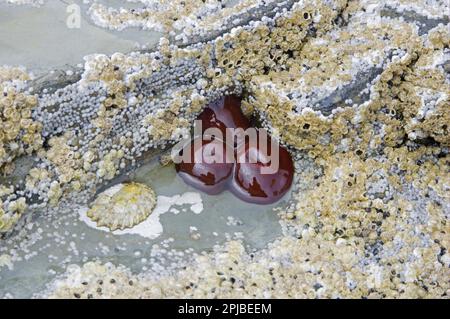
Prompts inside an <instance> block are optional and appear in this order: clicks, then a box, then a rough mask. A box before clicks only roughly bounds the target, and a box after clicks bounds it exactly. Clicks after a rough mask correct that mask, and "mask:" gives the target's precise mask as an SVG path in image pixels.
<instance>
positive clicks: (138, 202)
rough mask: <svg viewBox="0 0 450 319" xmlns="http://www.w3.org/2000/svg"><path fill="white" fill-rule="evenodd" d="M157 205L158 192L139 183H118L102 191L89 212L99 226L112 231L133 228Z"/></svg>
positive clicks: (89, 215) (88, 214)
mask: <svg viewBox="0 0 450 319" xmlns="http://www.w3.org/2000/svg"><path fill="white" fill-rule="evenodd" d="M155 205H156V194H155V192H154V191H153V190H152V189H151V188H150V187H148V186H146V185H143V184H138V183H125V184H117V185H114V186H113V187H111V188H109V189H107V190H106V191H104V192H103V193H100V194H99V195H98V196H97V198H96V199H95V200H94V202H93V203H92V205H91V208H90V209H89V211H88V212H87V216H88V217H89V218H90V219H92V220H93V221H94V222H96V223H97V226H98V227H108V228H109V229H110V230H111V231H114V230H118V229H120V230H123V229H125V228H132V227H134V226H136V225H138V224H140V223H141V222H143V221H144V220H145V219H147V217H148V216H149V215H150V214H151V212H152V211H153V209H154V208H155Z"/></svg>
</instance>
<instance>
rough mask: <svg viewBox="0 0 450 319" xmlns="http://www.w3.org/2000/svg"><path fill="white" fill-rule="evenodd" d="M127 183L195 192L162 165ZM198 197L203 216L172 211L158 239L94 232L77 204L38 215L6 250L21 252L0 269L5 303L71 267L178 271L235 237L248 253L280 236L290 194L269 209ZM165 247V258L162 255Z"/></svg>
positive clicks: (229, 198) (168, 192)
mask: <svg viewBox="0 0 450 319" xmlns="http://www.w3.org/2000/svg"><path fill="white" fill-rule="evenodd" d="M122 179H123V178H122ZM125 179H129V180H134V181H137V182H141V183H145V184H148V185H151V186H152V188H153V189H154V190H155V192H156V194H157V195H158V196H161V195H162V196H173V195H177V194H183V193H186V192H196V190H195V189H193V188H192V187H190V186H188V185H186V184H184V182H183V181H182V180H181V179H180V178H179V177H178V176H177V174H176V172H175V169H174V167H173V166H172V165H168V166H165V167H162V166H161V165H160V164H159V163H158V161H156V160H154V161H152V162H150V163H148V164H145V165H143V166H142V167H140V168H138V169H137V170H136V171H134V172H133V173H132V174H130V175H129V177H126V178H125ZM200 196H201V198H202V202H203V206H204V208H203V211H202V212H201V213H200V214H196V213H194V212H193V211H192V210H191V209H190V205H182V206H175V208H176V209H177V210H178V211H179V213H177V214H175V213H173V212H171V211H169V212H167V213H165V214H163V215H161V219H160V220H161V223H162V225H163V228H164V231H163V233H162V234H161V236H159V237H158V238H156V239H154V240H150V239H148V238H144V237H141V236H139V235H131V234H127V235H113V234H111V233H110V232H105V231H102V230H98V229H94V228H91V227H89V226H88V225H87V224H86V223H84V222H82V221H80V220H79V213H78V209H79V208H80V206H79V205H76V204H73V205H71V208H72V210H69V211H67V210H60V211H59V214H54V213H53V214H48V213H45V214H41V215H39V214H34V216H35V220H34V221H33V223H32V224H28V225H27V229H26V230H24V232H25V233H26V234H24V235H21V236H16V237H14V238H11V239H9V240H6V241H5V243H2V244H5V245H3V247H0V255H1V254H2V253H5V252H8V253H11V252H12V250H13V249H14V248H16V249H15V250H16V256H20V257H22V260H18V261H16V262H15V263H14V269H13V270H12V271H11V270H9V269H8V268H7V267H4V268H3V269H1V270H0V297H2V296H5V295H6V294H7V293H10V294H11V295H12V296H14V297H21V298H27V297H31V296H32V295H33V294H34V293H37V292H39V291H41V290H42V289H44V288H45V285H46V284H47V283H48V282H49V281H50V280H51V279H52V278H54V277H55V276H57V275H58V274H60V273H62V272H63V270H64V269H65V266H67V265H68V264H72V263H77V264H81V263H83V262H86V261H89V260H96V259H100V260H101V261H103V262H106V261H111V262H114V263H117V264H123V265H125V266H127V267H129V268H130V269H131V270H132V271H135V272H140V271H142V270H147V269H148V270H153V271H155V272H158V271H161V269H163V268H164V267H166V266H168V265H170V264H171V263H174V262H175V263H177V265H178V266H180V265H181V264H182V263H183V262H185V261H187V260H188V259H189V256H192V253H201V252H203V251H211V250H212V248H213V246H214V245H216V244H221V243H224V242H225V241H226V240H227V239H230V238H242V240H243V242H244V243H245V244H246V245H247V246H248V247H249V249H251V250H256V249H259V248H263V247H265V246H266V245H267V244H268V243H269V242H271V241H273V240H274V239H275V238H276V237H278V236H279V235H280V234H281V226H280V224H279V221H278V216H277V214H276V212H274V211H273V208H274V207H276V206H282V205H283V203H285V202H287V201H288V198H289V194H288V195H286V196H285V198H283V199H282V200H281V201H280V202H278V203H276V204H273V205H268V206H260V205H255V204H249V203H245V202H242V201H240V200H238V199H236V198H235V197H234V196H233V195H232V194H230V193H229V192H224V193H222V194H220V195H217V196H209V195H206V194H203V193H202V194H201V195H200ZM190 227H196V229H197V231H196V232H198V233H199V234H200V237H199V238H198V239H193V238H192V236H191V232H190ZM241 236H242V237H241ZM155 244H158V245H159V248H158V247H154V246H153V245H155ZM152 247H153V249H152ZM160 248H162V249H165V251H162V253H161V254H158V253H157V251H159V249H160ZM187 249H189V250H188V251H186V250H187ZM172 250H174V251H172ZM25 256H28V257H25Z"/></svg>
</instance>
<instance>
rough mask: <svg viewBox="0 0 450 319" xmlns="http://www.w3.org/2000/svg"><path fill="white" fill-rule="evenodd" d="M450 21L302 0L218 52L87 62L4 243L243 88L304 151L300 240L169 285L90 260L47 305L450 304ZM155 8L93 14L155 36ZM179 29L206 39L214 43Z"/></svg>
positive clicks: (39, 115)
mask: <svg viewBox="0 0 450 319" xmlns="http://www.w3.org/2000/svg"><path fill="white" fill-rule="evenodd" d="M141 2H142V3H143V4H145V5H148V6H149V7H148V8H150V4H151V3H153V1H152V2H147V1H145V2H144V1H141ZM213 2H214V1H213ZM155 3H156V2H155ZM158 3H159V2H158ZM241 3H242V5H244V6H245V5H247V6H249V7H250V6H252V5H253V3H254V2H253V1H242V2H241ZM255 3H256V1H255ZM192 4H193V5H195V7H193V8H192V10H193V11H192V12H191V11H189V10H190V9H189V10H188V9H186V10H187V11H186V14H184V13H183V14H181V15H179V16H176V15H173V14H172V13H170V12H171V11H170V10H172V9H170V10H169V11H170V12H169V11H168V12H164V14H162V15H161V16H164V15H165V18H164V19H166V18H167V19H168V20H170V19H169V18H172V20H173V17H175V18H176V19H178V20H177V21H180V22H179V23H180V26H181V25H183V26H185V24H186V23H187V22H186V21H189V19H190V18H188V17H189V16H190V14H191V13H192V14H195V12H198V10H200V11H199V12H201V10H202V5H201V4H197V2H192ZM257 4H258V6H259V5H261V4H260V2H257ZM181 5H182V4H181V1H180V2H178V1H177V2H174V4H173V7H171V6H169V8H178V6H181ZM214 5H215V6H216V5H217V6H218V4H217V3H216V2H214ZM161 8H162V7H161ZM222 9H224V8H222ZM222 9H221V10H218V11H217V12H222V13H223V12H224V11H223V10H222ZM448 9H449V7H448V4H446V3H445V1H431V2H429V1H422V0H417V1H402V0H398V1H379V2H378V3H373V2H372V1H366V0H355V1H346V0H336V1H329V0H324V1H301V2H295V3H293V4H292V5H291V6H289V7H288V8H283V9H280V8H278V9H276V8H275V9H274V10H273V15H272V16H271V17H267V16H266V17H262V18H260V19H257V20H255V21H250V22H248V23H247V21H245V23H242V22H241V23H238V24H239V25H238V26H237V27H235V28H233V29H229V28H226V29H224V30H221V31H220V32H219V33H218V34H217V37H215V38H214V39H213V40H205V41H194V42H195V43H194V44H191V45H186V46H182V47H181V46H177V45H175V44H173V43H174V42H173V41H172V42H171V41H170V40H169V39H166V38H162V39H161V41H160V43H159V45H158V48H157V50H155V51H154V52H152V53H148V52H135V53H131V54H114V55H112V56H106V55H93V56H90V57H87V58H86V64H85V69H84V72H83V74H82V75H81V79H80V81H79V82H76V83H73V84H70V85H68V86H66V87H64V88H61V89H58V90H57V91H55V92H47V93H42V94H40V96H39V98H38V101H37V102H38V103H37V105H36V106H34V111H33V113H32V115H33V116H32V120H33V121H34V122H36V123H38V122H40V123H43V126H42V132H40V136H42V139H44V140H45V141H46V147H45V148H39V147H38V146H37V145H36V147H35V148H32V149H30V151H33V150H38V152H37V157H38V160H37V162H36V164H35V165H34V167H33V168H32V169H31V170H30V171H29V173H28V176H27V178H26V182H25V185H24V186H23V187H22V188H21V186H20V185H19V187H18V188H17V187H16V186H11V185H4V186H3V187H2V188H0V198H1V199H3V200H4V202H3V205H0V232H1V231H2V230H3V231H4V230H9V229H10V228H11V226H12V225H13V222H11V221H12V220H13V221H16V220H17V219H18V216H20V215H21V213H22V212H23V211H24V210H25V207H26V205H27V204H28V205H29V206H31V207H32V206H33V205H35V204H34V203H32V202H31V201H28V200H27V201H25V198H27V199H28V198H32V197H33V195H36V196H37V197H38V198H39V199H40V200H41V201H42V202H43V203H44V204H46V203H50V204H54V205H58V204H59V201H60V200H61V199H65V198H67V197H69V196H73V194H74V190H88V193H92V192H94V191H95V189H96V187H97V186H98V185H99V184H100V183H102V182H104V181H108V180H111V179H113V178H114V177H115V176H117V175H118V174H120V173H121V172H122V171H123V170H124V169H129V168H130V167H132V166H133V165H135V164H136V163H137V161H138V159H139V158H140V157H142V156H144V155H145V154H147V153H148V152H149V151H150V150H151V149H153V148H155V147H162V148H164V147H167V146H169V145H170V144H171V143H173V142H176V141H178V140H179V139H180V138H181V136H183V134H185V133H186V132H187V131H188V130H189V129H190V126H191V124H192V120H193V119H195V117H196V115H197V114H198V113H199V112H200V111H201V110H202V108H203V107H204V106H205V105H206V104H207V103H208V102H209V101H211V100H213V99H215V98H217V97H218V96H220V95H223V94H225V93H242V92H243V93H244V97H245V100H244V102H243V103H244V105H243V108H244V110H245V112H246V113H248V114H252V115H254V116H255V117H256V118H257V119H258V120H259V121H260V123H261V125H262V126H263V127H264V128H267V129H268V130H269V131H270V132H271V135H272V136H273V137H277V138H278V139H280V141H281V142H282V143H284V144H285V145H287V146H288V147H290V149H291V150H292V152H293V154H295V158H296V166H297V168H298V174H299V179H298V180H299V182H298V183H297V185H296V190H295V191H294V195H293V200H292V203H291V204H290V206H289V207H287V208H283V209H281V208H280V209H279V216H280V217H281V219H282V224H283V236H282V237H281V238H279V239H278V240H276V241H275V242H273V243H272V244H270V245H269V247H267V248H266V249H263V250H261V251H259V252H257V253H250V252H246V251H245V248H244V245H243V244H242V243H239V242H235V241H232V242H229V243H227V244H226V245H225V246H223V247H220V248H217V249H216V250H215V251H214V252H213V253H210V254H207V255H202V256H199V257H198V258H197V259H196V260H195V261H194V262H193V263H192V265H190V266H189V267H186V269H184V270H182V271H178V272H175V273H173V274H170V275H166V276H160V275H155V274H152V273H145V272H144V273H142V274H139V275H134V274H132V273H130V272H129V271H128V270H126V269H124V268H123V267H121V266H114V265H111V264H107V265H103V264H101V263H87V264H85V265H84V266H81V267H79V266H74V267H71V268H70V269H68V272H67V274H66V275H67V276H66V278H61V279H60V280H57V281H56V284H55V285H54V286H52V288H51V291H50V292H49V293H48V294H49V295H52V296H54V297H75V298H80V297H263V298H265V297H296V298H298V297H333V298H337V297H340V298H342V297H410V298H413V297H448V293H449V289H450V286H449V283H448V278H449V275H450V273H449V269H450V268H449V266H450V255H449V252H448V250H449V247H450V241H449V226H448V217H449V212H450V172H449V169H448V167H449V161H450V155H449V146H450V145H449V144H450V140H449V127H448V125H449V124H448V123H449V122H450V118H449V114H450V112H449V111H450V78H449V70H450V67H449V65H450V33H449V28H448V26H449V23H450V22H449V20H448V17H446V16H445V14H444V12H448ZM146 10H147V9H143V10H137V11H136V12H135V13H133V12H132V11H123V12H118V11H108V10H106V9H104V8H103V7H101V6H99V5H94V7H92V8H91V15H92V14H96V15H97V19H100V18H101V19H103V20H101V21H103V22H102V23H104V24H105V26H106V24H107V25H108V27H111V28H123V27H126V26H129V25H130V26H131V25H137V26H141V27H146V26H149V27H152V24H153V23H156V22H155V21H154V17H147V16H146V14H145V12H146ZM173 10H175V9H173ZM173 10H172V11H173ZM205 10H206V9H205ZM163 11H164V10H163ZM116 16H120V17H122V18H121V19H122V20H123V21H122V22H120V23H119V24H117V23H115V22H113V20H114V19H115V17H116ZM156 16H157V17H158V15H156ZM227 16H228V17H233V14H227ZM97 21H100V20H97ZM117 21H119V20H117ZM117 21H116V22H117ZM146 21H149V24H148V25H146ZM183 21H184V22H183ZM217 21H218V24H217V25H221V26H224V25H227V24H226V23H225V22H224V21H228V20H227V19H225V20H221V19H220V18H219V19H218V20H217ZM158 23H160V22H158ZM162 25H163V26H161V29H160V30H165V28H166V29H168V30H169V32H170V31H171V30H173V28H175V29H176V28H177V27H176V26H177V24H176V21H175V22H174V21H172V22H170V23H169V22H168V23H162ZM193 25H195V26H197V25H201V23H200V22H195V23H194V24H193ZM211 25H212V26H214V25H215V24H211ZM219 29H220V28H219ZM219 29H217V30H219ZM186 30H190V29H189V28H186ZM180 34H181V38H180V39H181V40H183V42H186V43H189V42H190V41H188V40H189V39H190V37H191V36H192V37H194V38H195V37H196V36H202V34H203V33H202V32H200V31H199V32H197V31H189V32H187V33H183V32H181V33H180ZM168 38H171V40H173V39H172V37H170V35H169V37H168ZM185 39H188V40H186V41H184V40H185ZM175 40H176V39H175ZM0 98H1V97H0ZM20 136H21V135H20ZM75 193H76V192H75ZM86 200H87V199H86V198H84V197H78V198H77V201H81V202H83V201H86ZM2 216H8V218H7V219H6V221H7V222H5V221H4V220H5V218H4V217H2ZM12 216H15V217H14V218H15V219H11V217H12ZM107 216H108V215H107V214H106V213H105V214H103V213H102V214H99V215H98V217H97V218H99V219H100V218H106V217H107ZM2 218H3V219H2ZM2 220H3V225H7V227H5V226H3V227H2V224H1V222H2ZM116 226H118V224H117V225H116ZM77 280H78V281H79V282H78V281H77ZM99 282H103V283H106V282H108V284H107V285H103V286H102V287H99V286H98V285H99ZM131 283H132V284H131ZM183 287H184V288H183ZM99 289H100V290H99Z"/></svg>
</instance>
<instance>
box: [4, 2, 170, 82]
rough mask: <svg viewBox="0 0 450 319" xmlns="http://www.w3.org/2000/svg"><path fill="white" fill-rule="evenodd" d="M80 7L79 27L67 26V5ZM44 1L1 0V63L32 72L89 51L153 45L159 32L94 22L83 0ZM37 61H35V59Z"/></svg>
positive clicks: (57, 65)
mask: <svg viewBox="0 0 450 319" xmlns="http://www.w3.org/2000/svg"><path fill="white" fill-rule="evenodd" d="M70 3H76V4H79V5H80V7H81V24H80V28H79V29H78V28H73V29H71V28H69V27H68V26H67V19H68V17H69V13H67V11H66V10H67V6H68V5H69V4H70ZM70 3H66V2H65V1H60V0H58V1H54V0H52V1H46V2H45V4H44V5H43V6H41V7H38V8H36V7H32V6H13V5H7V4H1V3H0V48H1V50H0V65H4V64H6V65H23V66H25V67H27V68H29V69H30V70H31V71H33V72H38V73H39V72H40V71H42V72H43V71H45V70H48V69H56V68H62V67H64V66H65V65H72V66H73V65H76V64H79V63H83V57H84V56H86V55H89V54H94V53H102V54H112V53H114V52H124V53H126V52H130V51H132V50H134V49H136V44H140V45H143V44H148V45H150V46H151V45H153V44H155V43H157V41H158V40H159V38H160V36H161V34H160V33H158V32H153V31H140V30H138V29H130V30H125V31H123V32H116V31H111V30H106V29H103V28H101V27H98V26H95V25H94V24H93V23H92V22H91V21H90V19H89V17H88V16H86V13H85V12H86V9H87V6H86V5H83V4H82V1H73V2H72V1H71V2H70ZM37 61H38V64H37V63H36V62H37Z"/></svg>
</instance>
